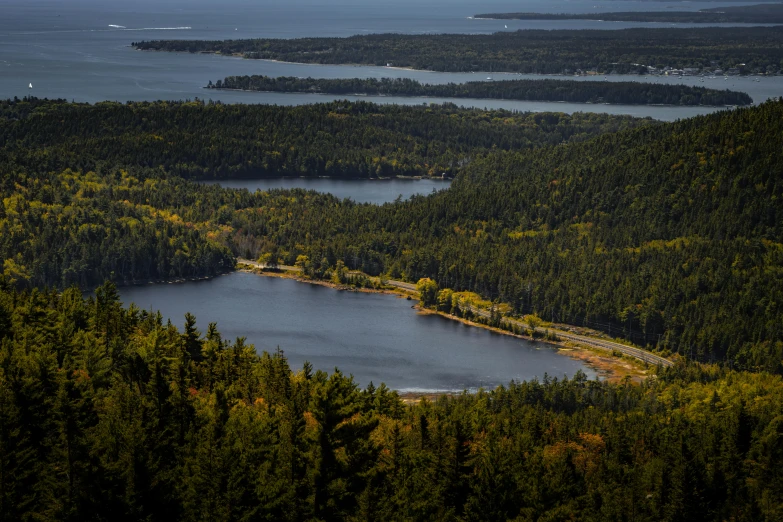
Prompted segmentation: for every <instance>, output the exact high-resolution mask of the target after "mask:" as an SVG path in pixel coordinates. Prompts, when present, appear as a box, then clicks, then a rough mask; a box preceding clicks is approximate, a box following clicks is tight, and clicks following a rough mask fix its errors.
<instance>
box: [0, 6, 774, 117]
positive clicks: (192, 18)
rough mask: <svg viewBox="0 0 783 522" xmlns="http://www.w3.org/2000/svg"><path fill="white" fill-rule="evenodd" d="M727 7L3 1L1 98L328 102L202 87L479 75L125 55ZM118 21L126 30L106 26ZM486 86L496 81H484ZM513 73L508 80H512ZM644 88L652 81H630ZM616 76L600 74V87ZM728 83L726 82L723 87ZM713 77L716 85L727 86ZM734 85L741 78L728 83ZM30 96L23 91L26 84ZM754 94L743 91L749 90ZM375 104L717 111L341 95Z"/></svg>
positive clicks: (759, 90)
mask: <svg viewBox="0 0 783 522" xmlns="http://www.w3.org/2000/svg"><path fill="white" fill-rule="evenodd" d="M721 5H731V3H730V2H729V3H719V2H694V3H676V2H671V3H670V2H624V1H613V2H606V1H604V2H596V1H595V0H555V1H553V2H544V1H543V0H535V1H528V2H519V1H511V0H490V1H487V2H472V1H467V0H423V1H414V0H377V1H372V2H367V1H364V0H333V1H330V2H323V1H315V0H290V1H288V0H285V1H284V0H265V1H263V2H259V1H255V0H229V1H227V2H214V1H211V0H209V1H208V0H168V1H163V2H159V1H152V0H139V1H137V2H133V3H132V4H128V3H126V2H117V1H108V2H105V1H98V0H82V1H79V2H71V1H68V2H63V1H59V0H6V1H4V2H3V9H2V13H3V16H2V17H0V97H3V98H8V97H13V96H19V97H22V96H26V95H28V94H33V95H35V96H38V97H48V98H65V99H68V100H76V101H84V102H91V103H94V102H98V101H103V100H115V101H122V102H124V101H140V100H158V99H165V100H180V99H193V98H196V97H199V98H204V99H213V100H221V101H223V102H226V103H276V104H281V105H294V104H305V103H314V102H323V101H329V100H333V99H338V98H345V97H337V96H320V95H308V94H283V93H241V92H219V93H218V92H214V91H206V90H204V89H203V88H202V87H204V86H205V85H206V84H207V83H208V82H209V81H210V80H212V81H216V80H218V79H222V78H224V77H226V76H230V75H243V74H266V75H272V76H283V75H285V76H288V75H291V76H313V77H319V78H346V77H410V78H415V79H418V80H420V81H425V82H430V83H439V82H447V81H455V82H461V81H468V80H471V79H483V78H485V77H486V76H487V74H485V73H479V74H477V75H469V74H448V73H428V72H424V71H405V70H399V69H390V68H385V67H350V66H313V65H298V64H281V63H274V62H262V61H258V60H242V59H232V58H225V57H219V56H209V55H189V54H170V53H142V52H140V51H134V50H133V49H132V48H130V43H131V42H133V41H135V40H148V39H156V38H183V39H184V38H197V39H226V38H251V37H281V38H293V37H302V36H349V35H353V34H363V33H378V32H401V33H438V32H454V33H492V32H495V31H499V30H504V29H503V26H504V25H508V26H509V29H508V30H516V29H520V28H529V27H536V28H545V29H552V28H572V29H579V28H593V29H597V28H604V29H606V28H623V27H640V26H645V25H649V26H661V25H665V26H671V24H635V23H628V24H625V23H616V22H597V21H546V22H541V21H505V22H501V21H495V20H470V19H468V17H469V16H470V15H472V14H476V12H477V11H484V12H504V11H506V12H508V11H518V10H520V9H522V10H526V11H539V12H573V13H580V12H591V11H592V12H596V11H617V10H624V11H627V10H663V9H671V8H672V6H676V7H677V9H685V10H691V9H692V10H695V9H701V8H707V7H718V6H721ZM110 25H113V26H124V28H119V27H117V28H111V27H109V26H110ZM493 77H495V78H496V79H502V78H504V75H501V74H497V73H495V74H493ZM515 77H516V76H515ZM630 78H632V79H634V80H644V81H681V82H684V83H688V82H689V81H695V79H686V80H670V79H666V80H660V79H647V78H640V77H638V76H633V77H630ZM620 79H622V78H621V77H610V81H615V80H620ZM732 81H733V80H732ZM732 81H729V82H723V81H721V82H723V83H720V84H719V85H716V86H717V87H718V88H731V87H732V86H731V83H732ZM737 81H740V80H737ZM29 83H32V84H33V89H32V90H30V89H28V84H29ZM735 87H737V88H740V90H742V89H743V88H746V89H748V90H746V92H748V93H749V94H750V95H751V96H752V97H753V99H754V100H755V101H756V102H761V101H763V100H764V99H766V98H768V97H770V96H779V95H780V94H781V93H783V77H776V78H764V79H763V81H762V82H761V83H753V84H751V83H750V82H748V83H742V84H741V87H740V85H737V86H735ZM751 90H752V92H751ZM348 98H350V99H365V100H367V99H369V100H372V101H376V102H379V103H398V104H416V103H431V102H433V103H440V102H443V101H455V102H456V103H458V104H459V105H462V106H470V107H479V108H484V107H486V108H505V109H511V110H519V111H533V112H541V111H558V112H569V113H570V112H576V111H586V112H608V113H612V114H630V115H634V116H650V117H653V118H656V119H660V120H667V121H668V120H675V119H678V118H685V117H689V116H694V115H697V114H705V113H708V112H712V111H714V110H716V109H714V108H706V107H688V108H680V107H648V106H609V105H588V104H566V103H547V102H515V101H501V100H468V99H464V100H448V99H442V98H397V97H388V98H383V97H348Z"/></svg>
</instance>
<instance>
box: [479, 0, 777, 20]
mask: <svg viewBox="0 0 783 522" xmlns="http://www.w3.org/2000/svg"><path fill="white" fill-rule="evenodd" d="M473 18H477V19H482V18H483V19H487V18H488V19H492V20H603V21H606V22H658V23H672V24H676V23H691V24H732V23H733V24H779V23H783V4H780V3H778V4H756V5H738V6H724V7H712V8H709V9H700V10H699V11H629V12H618V11H614V12H609V13H486V14H477V15H474V16H473Z"/></svg>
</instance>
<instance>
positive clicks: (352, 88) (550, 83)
mask: <svg viewBox="0 0 783 522" xmlns="http://www.w3.org/2000/svg"><path fill="white" fill-rule="evenodd" d="M207 88H209V89H241V90H245V91H262V92H305V93H323V94H339V95H350V94H365V95H371V96H439V97H445V98H494V99H500V100H536V101H565V102H574V103H616V104H626V105H661V104H665V105H749V104H751V103H753V100H752V99H751V98H750V96H748V95H747V94H746V93H742V92H736V91H729V90H728V89H727V90H725V91H719V90H716V89H707V88H705V87H691V86H688V85H660V84H650V83H639V82H598V81H592V82H588V81H568V80H502V81H484V82H466V83H447V84H425V83H420V82H418V81H416V80H411V79H409V78H380V79H378V78H349V79H317V78H296V77H293V76H283V77H276V78H273V77H270V76H257V75H254V76H229V77H227V78H225V79H224V80H218V81H217V82H216V83H214V84H213V83H212V82H211V81H210V82H209V85H208V86H207Z"/></svg>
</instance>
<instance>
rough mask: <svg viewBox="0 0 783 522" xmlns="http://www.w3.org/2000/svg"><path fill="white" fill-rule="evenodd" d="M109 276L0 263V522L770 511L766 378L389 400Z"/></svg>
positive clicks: (693, 370) (527, 387)
mask: <svg viewBox="0 0 783 522" xmlns="http://www.w3.org/2000/svg"><path fill="white" fill-rule="evenodd" d="M181 320H183V321H184V327H183V328H182V330H178V329H177V328H176V327H175V326H173V325H172V324H171V323H170V322H166V321H165V320H163V318H162V317H161V315H160V314H159V313H155V312H146V311H142V310H139V309H138V308H137V307H135V306H133V305H131V306H130V307H128V308H123V307H122V305H121V303H120V301H119V298H118V295H117V292H116V289H115V288H114V287H113V286H112V285H109V284H107V285H104V286H102V287H100V288H99V289H98V290H97V291H96V292H95V295H94V297H90V298H89V299H86V300H85V299H83V298H82V295H81V291H79V290H78V289H68V290H66V291H65V292H63V293H55V292H50V291H46V290H34V291H32V292H16V291H12V290H10V289H9V287H8V285H7V284H6V283H5V282H4V281H3V280H2V278H0V520H2V521H16V520H115V521H123V520H140V519H141V520H164V519H165V520H186V521H189V520H291V521H294V520H357V521H358V520H444V521H449V520H469V521H472V520H566V519H574V518H578V519H585V520H623V519H634V520H642V521H647V520H649V521H653V520H654V521H679V520H688V521H713V520H714V521H720V520H738V521H746V520H747V521H751V520H752V521H757V520H769V521H772V520H777V519H779V518H780V517H781V515H782V514H783V513H781V506H783V471H781V470H783V455H782V454H781V452H780V436H781V435H780V433H781V430H783V382H781V378H780V377H777V376H770V375H767V374H761V375H751V374H747V373H737V372H732V371H718V370H716V369H715V368H700V367H698V366H695V365H692V366H678V367H675V368H673V369H670V370H666V371H661V372H660V373H659V375H658V377H657V378H656V379H649V380H648V381H647V382H646V383H644V384H642V385H641V386H634V385H628V384H608V383H606V382H599V381H589V380H587V379H586V378H585V377H584V375H583V374H581V373H580V374H577V375H576V376H574V377H573V378H572V379H555V378H552V377H548V376H544V377H543V379H542V380H539V381H532V382H525V383H510V384H509V386H507V387H501V388H498V389H497V390H494V391H491V392H484V391H480V392H478V393H476V394H473V395H467V394H466V395H459V396H457V397H454V398H450V399H449V398H445V397H444V398H441V399H439V400H438V401H437V402H436V403H431V402H427V401H423V402H422V403H420V404H418V405H414V406H412V407H406V406H405V405H404V404H403V403H402V402H401V400H400V399H399V397H398V396H397V394H396V393H394V392H391V391H389V390H388V389H387V388H386V387H385V386H383V385H381V386H378V387H375V386H373V385H369V386H367V387H366V388H365V389H360V388H359V387H358V386H357V384H356V383H355V382H353V380H352V378H350V377H347V376H345V375H343V374H341V373H339V372H335V373H333V374H331V375H328V374H326V373H324V372H322V371H315V372H314V371H313V370H312V368H311V367H310V365H308V364H305V365H304V367H303V368H302V369H300V370H298V371H296V372H293V371H292V370H291V369H290V368H289V365H288V363H287V361H286V358H285V356H284V354H283V352H280V351H278V352H276V353H274V354H271V355H270V354H266V353H264V354H261V355H259V354H257V353H256V352H255V350H254V348H253V346H251V345H248V344H246V342H245V340H244V338H237V339H236V340H229V339H223V338H222V336H221V335H220V333H219V330H218V328H217V325H215V324H214V323H211V324H209V325H208V327H207V328H206V331H205V332H204V333H202V332H200V331H199V329H198V325H197V324H196V320H195V318H194V317H193V316H190V315H186V316H185V318H181Z"/></svg>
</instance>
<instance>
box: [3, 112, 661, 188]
mask: <svg viewBox="0 0 783 522" xmlns="http://www.w3.org/2000/svg"><path fill="white" fill-rule="evenodd" d="M64 123H65V124H64ZM652 124H655V122H654V121H653V120H651V119H637V118H632V117H630V116H609V115H605V114H584V113H576V114H573V115H568V114H563V113H519V112H511V111H505V110H492V111H484V110H479V109H463V108H459V107H457V106H456V105H453V104H444V105H440V106H438V105H426V106H425V105H421V106H418V107H410V106H397V105H376V104H371V103H364V102H358V103H351V102H347V101H336V102H332V103H325V104H317V105H302V106H295V107H279V106H271V105H223V104H220V103H211V102H210V103H209V104H205V103H203V102H199V101H194V102H189V103H177V102H142V103H133V104H127V105H124V104H120V103H114V102H105V103H99V104H96V105H95V106H90V105H84V104H70V103H64V102H63V101H59V102H58V101H46V100H36V99H29V98H28V99H25V100H16V101H14V100H10V101H5V102H2V101H0V143H4V144H5V146H4V150H5V151H6V152H7V153H9V154H11V155H13V157H14V159H15V161H18V162H26V161H30V162H33V163H35V164H41V162H43V166H44V168H45V169H46V170H49V171H51V170H57V169H64V168H79V169H92V168H95V167H96V165H97V164H98V163H99V162H100V161H103V162H110V163H112V164H115V165H116V164H121V165H126V166H141V167H152V168H155V167H159V166H160V167H163V168H164V169H165V170H166V171H167V172H169V173H173V174H177V175H179V176H182V177H185V178H196V179H212V178H227V177H253V178H262V177H281V176H331V177H342V178H372V177H390V176H438V177H440V176H441V175H442V174H443V173H444V172H445V173H446V175H447V176H449V177H452V176H454V175H455V174H457V173H458V172H459V171H460V170H461V169H462V168H463V167H464V166H465V165H466V164H468V163H470V161H471V159H472V158H474V157H476V156H479V155H483V154H486V153H488V152H489V151H491V150H498V149H499V150H520V149H529V148H534V147H541V146H545V145H555V144H559V143H563V142H575V141H581V140H585V139H588V138H590V137H592V136H595V135H597V134H600V133H605V132H614V131H618V130H622V129H627V128H632V127H636V126H639V125H652ZM41 151H46V153H45V154H41V153H40V152H41Z"/></svg>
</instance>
